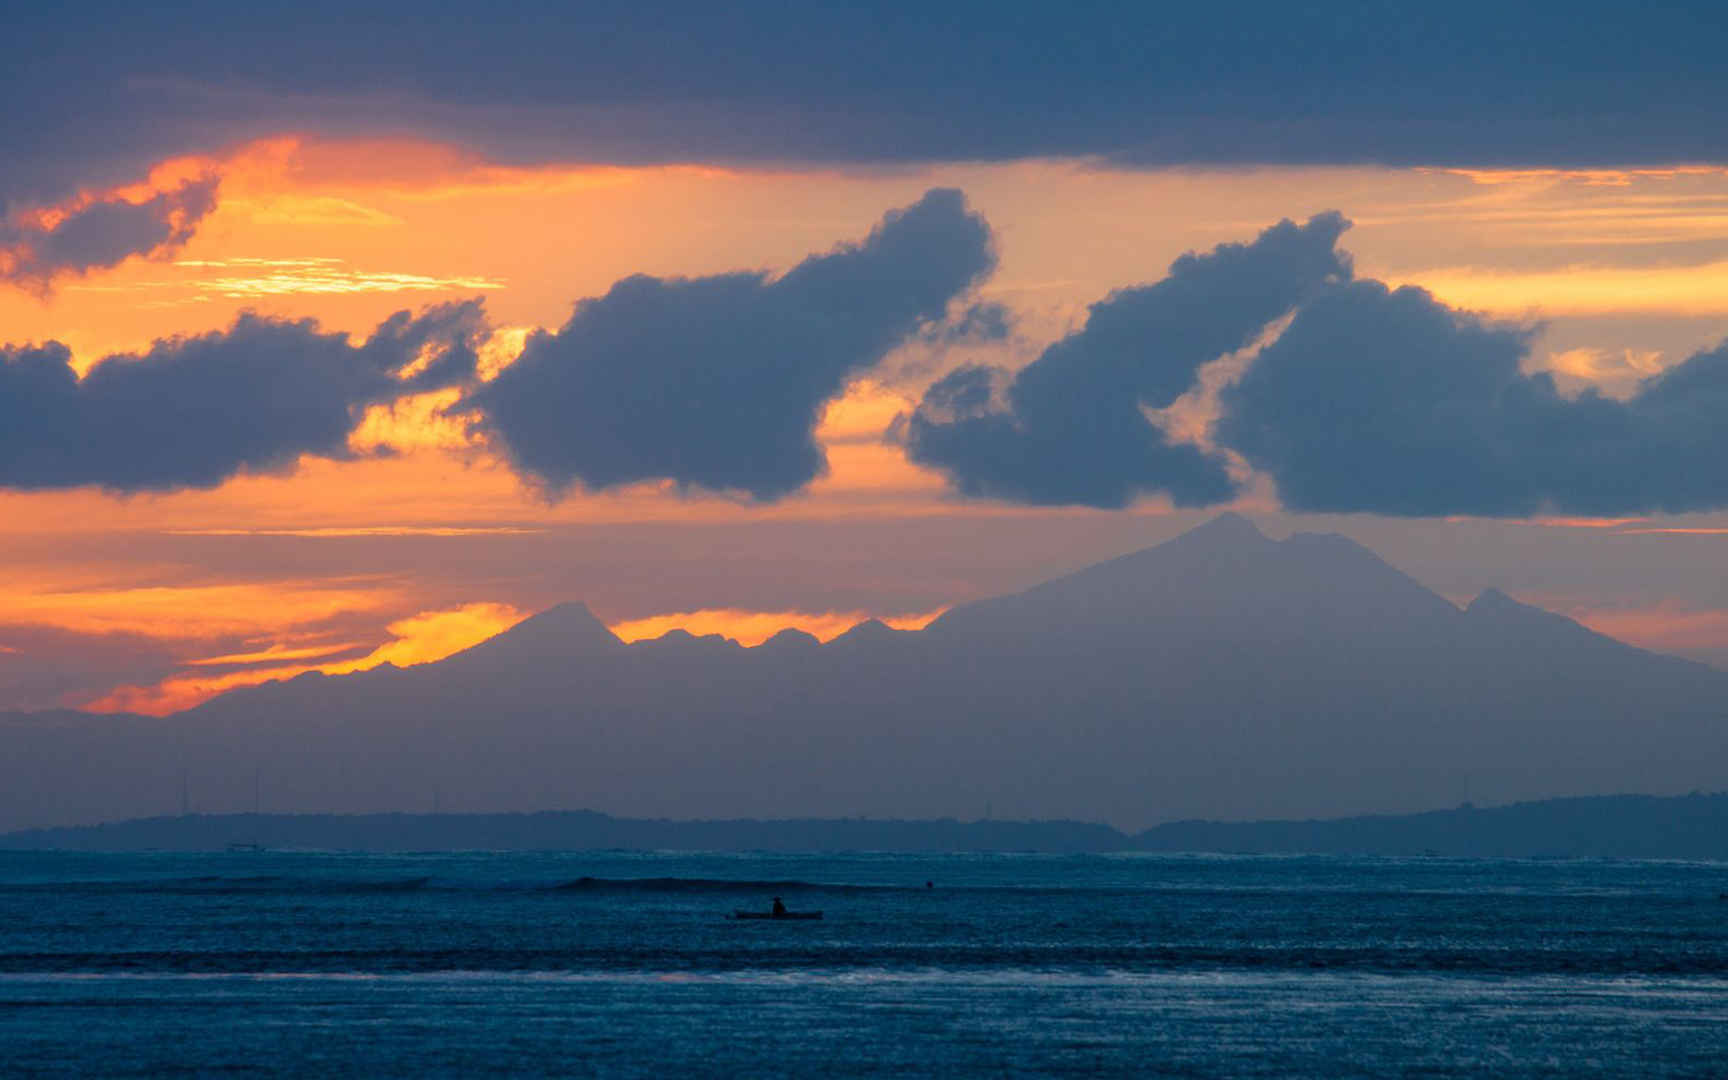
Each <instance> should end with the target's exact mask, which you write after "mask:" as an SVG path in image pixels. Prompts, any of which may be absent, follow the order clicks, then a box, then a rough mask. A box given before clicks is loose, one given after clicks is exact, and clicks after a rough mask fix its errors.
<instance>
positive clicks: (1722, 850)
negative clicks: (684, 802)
mask: <svg viewBox="0 0 1728 1080" xmlns="http://www.w3.org/2000/svg"><path fill="white" fill-rule="evenodd" d="M233 846H244V847H246V848H248V849H250V848H252V847H255V846H256V847H264V848H272V849H287V850H294V849H300V850H306V849H313V850H322V851H334V850H341V851H479V850H484V851H525V850H529V851H532V850H539V851H548V850H561V851H594V850H638V851H951V852H959V851H1038V852H1049V853H1053V854H1064V853H1076V852H1109V851H1161V852H1226V853H1265V854H1339V855H1395V856H1396V855H1403V856H1408V855H1448V856H1474V857H1482V856H1488V857H1509V858H1528V857H1532V856H1563V857H1568V858H1581V857H1585V858H1588V857H1597V858H1642V859H1715V860H1720V861H1728V792H1717V793H1715V794H1712V795H1704V794H1700V793H1698V792H1693V793H1692V794H1690V795H1686V796H1680V797H1675V798H1656V797H1652V796H1649V795H1606V796H1597V797H1594V798H1578V799H1549V800H1545V801H1541V802H1525V803H1515V804H1513V805H1511V806H1499V807H1493V808H1489V809H1479V808H1477V807H1475V806H1472V805H1469V804H1465V805H1463V806H1459V807H1457V808H1456V809H1452V810H1432V811H1428V812H1425V813H1420V814H1383V815H1374V816H1367V817H1354V818H1335V819H1331V820H1324V821H1246V822H1217V821H1176V822H1171V823H1169V824H1166V825H1160V826H1158V827H1156V828H1152V829H1147V830H1146V831H1144V832H1142V833H1139V834H1138V835H1133V836H1130V835H1127V834H1125V833H1122V832H1120V831H1118V830H1116V829H1112V828H1110V827H1109V826H1108V825H1095V824H1090V823H1087V822H1079V821H998V820H990V821H954V820H952V819H944V820H939V821H899V820H883V819H879V818H878V819H866V818H829V819H818V818H803V819H791V820H775V821H755V820H737V821H667V820H664V819H658V820H643V819H630V818H617V817H612V816H610V815H608V814H598V813H595V812H593V811H591V810H575V811H560V812H549V813H537V814H188V815H182V816H177V817H156V818H141V819H136V820H133V821H122V822H116V823H114V824H109V825H95V826H83V827H76V828H60V829H38V830H29V831H24V832H15V833H7V834H0V850H12V851H23V850H61V851H150V850H154V851H223V850H225V849H228V848H230V847H233ZM235 857H236V858H241V859H245V858H248V857H249V856H246V855H236V856H235ZM232 880H233V879H219V880H217V879H213V884H215V887H221V886H220V882H228V883H231V882H232ZM250 880H252V881H260V880H262V881H269V880H274V879H258V878H252V879H250ZM189 887H195V886H189ZM266 887H267V886H266Z"/></svg>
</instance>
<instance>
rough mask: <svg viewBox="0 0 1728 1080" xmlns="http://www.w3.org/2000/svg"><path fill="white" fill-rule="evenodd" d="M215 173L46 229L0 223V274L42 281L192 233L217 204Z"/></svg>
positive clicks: (107, 204) (85, 211)
mask: <svg viewBox="0 0 1728 1080" xmlns="http://www.w3.org/2000/svg"><path fill="white" fill-rule="evenodd" d="M217 182H218V181H217V178H216V177H214V176H210V177H205V178H203V179H201V180H190V181H187V182H186V183H184V184H182V185H180V187H178V188H176V189H175V190H173V191H165V192H162V193H161V194H159V195H157V196H155V197H154V198H151V199H147V200H145V201H144V202H138V203H134V202H127V201H125V200H123V199H110V200H106V201H102V202H94V203H91V204H89V205H88V206H84V207H81V208H79V209H78V210H75V211H73V212H72V213H71V214H69V215H67V216H66V217H65V218H64V219H62V220H61V221H60V222H58V223H57V224H56V225H55V226H54V227H53V228H51V229H42V228H32V227H28V226H17V227H12V228H6V227H3V226H0V246H3V247H4V248H5V249H6V250H3V251H0V278H9V279H11V280H13V281H20V282H26V283H30V284H33V285H36V286H45V285H46V284H47V283H48V282H49V281H50V280H51V279H53V278H54V277H55V276H57V275H59V274H63V273H73V274H81V273H84V272H85V271H88V270H95V269H101V268H103V267H108V266H114V265H115V264H117V263H119V262H121V261H123V260H125V259H126V258H127V257H129V256H132V255H155V254H160V253H162V252H165V251H169V250H171V249H173V248H177V247H179V246H181V245H182V244H184V243H186V241H188V240H190V239H191V238H192V234H193V232H194V231H195V230H196V229H197V227H198V223H199V222H200V221H201V220H203V218H204V215H205V214H208V213H209V212H210V211H211V210H212V209H213V208H214V207H215V205H216V186H217Z"/></svg>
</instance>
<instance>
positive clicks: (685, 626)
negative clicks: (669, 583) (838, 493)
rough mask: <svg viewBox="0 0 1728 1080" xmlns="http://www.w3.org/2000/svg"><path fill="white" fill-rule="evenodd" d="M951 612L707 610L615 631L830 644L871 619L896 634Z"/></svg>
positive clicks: (631, 635) (627, 636)
mask: <svg viewBox="0 0 1728 1080" xmlns="http://www.w3.org/2000/svg"><path fill="white" fill-rule="evenodd" d="M946 610H947V608H937V609H936V610H934V611H923V612H916V613H913V614H909V615H878V616H872V615H871V614H869V613H868V612H863V611H821V612H811V611H747V610H743V609H740V608H703V609H701V610H699V611H675V612H671V613H669V614H666V615H650V616H648V617H647V618H644V619H628V620H625V621H624V622H619V623H614V624H612V627H611V630H612V632H613V633H614V634H616V635H618V637H619V638H621V639H623V640H624V641H642V640H646V639H649V638H657V637H659V636H661V635H662V634H664V633H666V632H667V631H669V630H687V631H689V632H690V633H692V634H696V635H698V636H701V635H703V634H719V635H720V636H721V637H727V638H731V639H732V640H733V641H736V642H738V643H739V644H740V645H746V646H754V645H760V644H762V643H763V642H764V641H767V640H768V639H769V638H771V637H773V636H774V635H775V634H778V633H779V632H780V631H782V630H787V629H792V630H802V631H804V632H805V633H807V634H811V635H813V636H815V637H816V638H818V639H820V640H822V641H830V640H832V639H834V638H836V637H838V636H840V635H841V634H843V633H845V632H846V631H848V630H850V629H852V628H853V627H854V626H857V625H858V624H859V623H861V622H865V621H867V620H869V619H871V618H877V619H880V620H881V621H882V622H884V623H886V624H887V625H889V626H892V627H893V628H894V629H896V630H922V629H923V628H924V627H926V626H928V625H929V624H930V623H931V622H933V621H934V620H935V619H936V617H937V616H938V615H940V614H942V612H944V611H946Z"/></svg>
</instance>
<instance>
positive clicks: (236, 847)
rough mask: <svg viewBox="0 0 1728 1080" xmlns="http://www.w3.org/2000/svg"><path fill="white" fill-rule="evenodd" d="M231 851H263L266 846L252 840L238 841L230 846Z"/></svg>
mask: <svg viewBox="0 0 1728 1080" xmlns="http://www.w3.org/2000/svg"><path fill="white" fill-rule="evenodd" d="M228 850H229V851H263V850H264V845H263V844H259V843H254V842H253V841H251V840H236V841H234V842H233V843H231V844H229V845H228Z"/></svg>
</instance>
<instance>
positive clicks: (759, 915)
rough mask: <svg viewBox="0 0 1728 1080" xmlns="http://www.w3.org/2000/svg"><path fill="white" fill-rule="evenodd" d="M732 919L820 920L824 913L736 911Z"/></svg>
mask: <svg viewBox="0 0 1728 1080" xmlns="http://www.w3.org/2000/svg"><path fill="white" fill-rule="evenodd" d="M732 917H733V918H734V919H771V920H775V921H780V920H783V919H820V918H821V917H822V913H821V912H820V911H782V912H781V913H780V914H778V915H776V914H774V913H773V912H772V911H734V912H733V913H732Z"/></svg>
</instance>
